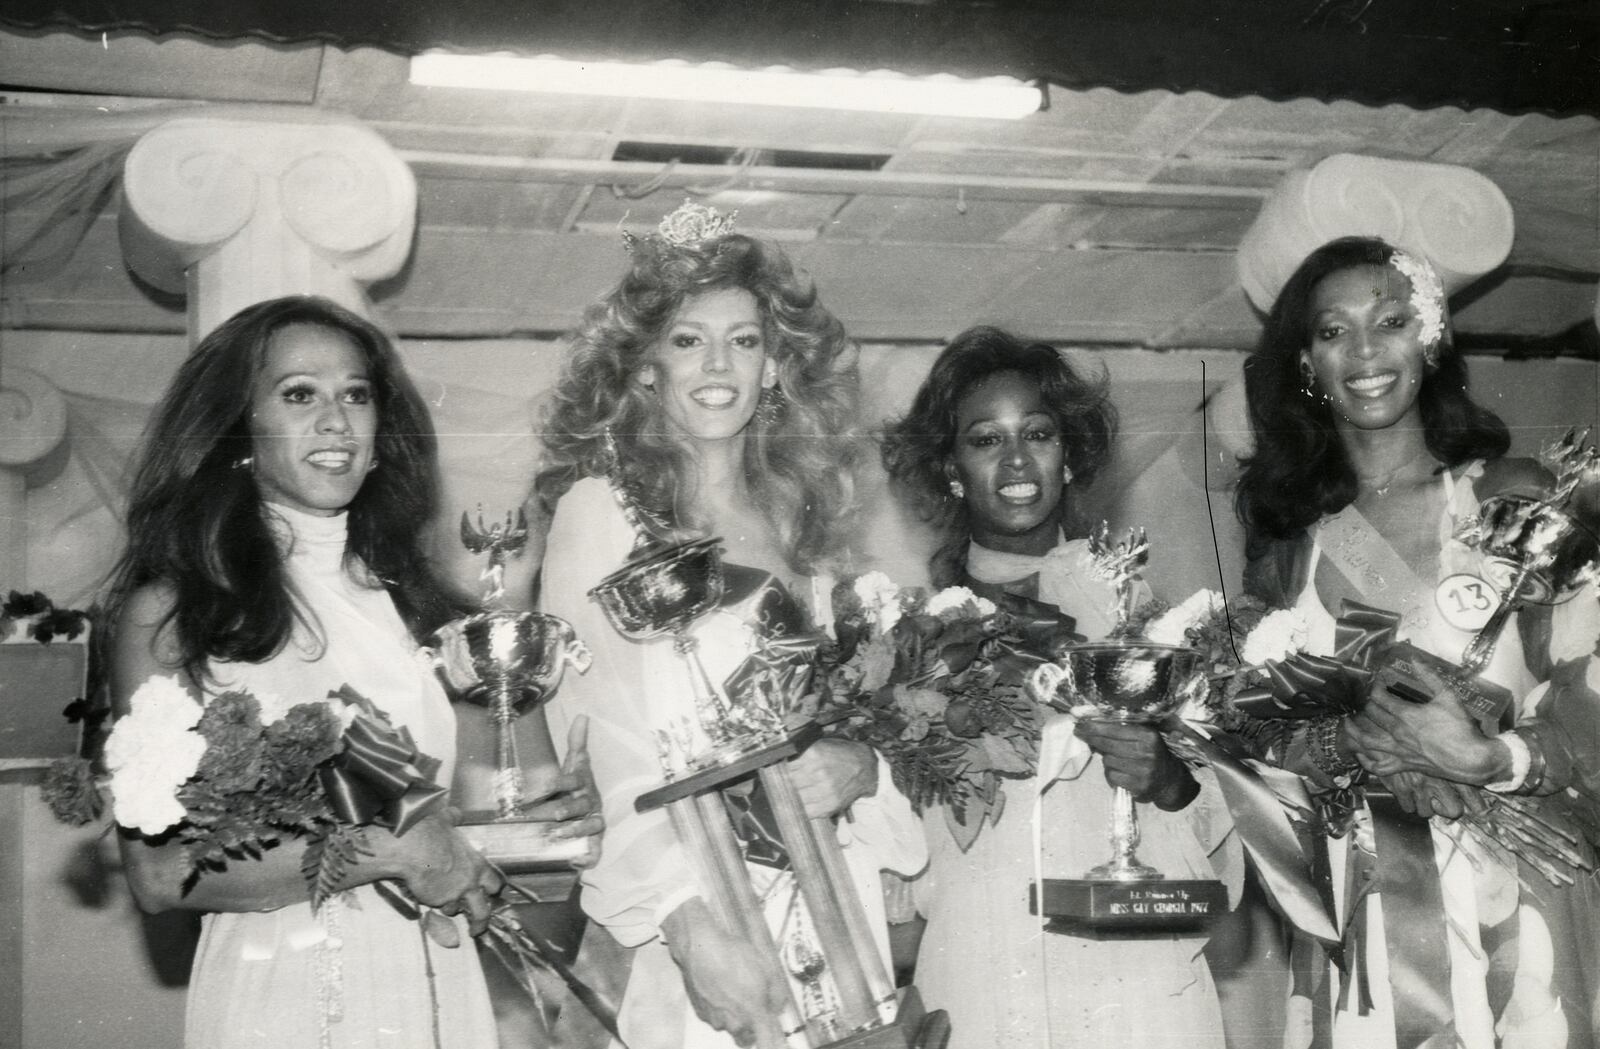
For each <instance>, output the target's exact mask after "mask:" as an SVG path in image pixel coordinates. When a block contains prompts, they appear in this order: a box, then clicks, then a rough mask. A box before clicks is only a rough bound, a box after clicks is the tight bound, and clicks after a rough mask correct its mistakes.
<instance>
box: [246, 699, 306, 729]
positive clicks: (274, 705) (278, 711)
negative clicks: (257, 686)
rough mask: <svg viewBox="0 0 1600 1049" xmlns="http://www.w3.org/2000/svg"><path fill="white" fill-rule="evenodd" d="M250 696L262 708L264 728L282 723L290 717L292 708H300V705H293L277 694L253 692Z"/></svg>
mask: <svg viewBox="0 0 1600 1049" xmlns="http://www.w3.org/2000/svg"><path fill="white" fill-rule="evenodd" d="M250 694H251V695H252V696H254V697H255V698H256V704H257V705H258V706H259V707H260V708H261V727H262V728H265V727H266V726H268V725H271V724H272V723H274V722H277V721H282V720H283V719H284V718H285V717H287V716H288V715H289V711H290V710H291V709H292V708H294V707H296V706H299V704H298V703H291V702H289V701H288V700H287V699H284V698H283V697H282V696H280V695H278V694H277V693H276V692H255V691H252V692H251V693H250Z"/></svg>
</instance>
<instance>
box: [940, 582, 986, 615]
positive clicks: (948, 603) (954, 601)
mask: <svg viewBox="0 0 1600 1049" xmlns="http://www.w3.org/2000/svg"><path fill="white" fill-rule="evenodd" d="M969 603H970V604H971V605H972V607H973V608H975V609H977V611H978V615H979V616H992V615H994V613H995V607H994V602H993V601H990V600H989V599H988V598H984V597H979V596H978V595H977V594H974V593H973V592H972V591H971V590H969V589H967V588H966V587H964V586H947V587H945V588H944V589H943V590H941V591H939V592H938V593H937V594H934V595H933V596H932V597H930V598H928V603H927V605H926V606H924V607H923V611H924V612H926V613H927V614H928V615H930V616H937V615H942V614H943V613H945V612H954V611H956V610H958V609H961V608H963V607H965V606H966V605H968V604H969Z"/></svg>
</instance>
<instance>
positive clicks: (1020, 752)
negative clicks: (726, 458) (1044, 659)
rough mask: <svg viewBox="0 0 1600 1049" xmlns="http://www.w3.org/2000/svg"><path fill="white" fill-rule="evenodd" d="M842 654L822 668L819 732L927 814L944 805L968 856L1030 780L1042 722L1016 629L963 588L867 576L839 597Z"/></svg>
mask: <svg viewBox="0 0 1600 1049" xmlns="http://www.w3.org/2000/svg"><path fill="white" fill-rule="evenodd" d="M833 602H834V615H835V622H834V633H835V637H836V643H835V644H834V645H833V646H831V647H830V648H829V649H827V650H825V651H824V653H823V657H822V665H821V668H820V675H819V677H820V699H819V709H818V720H819V721H821V722H823V723H824V724H830V725H832V726H833V730H834V731H835V732H838V733H839V734H841V735H844V736H847V737H849V738H851V739H855V740H859V741H861V742H863V743H867V744H869V745H870V746H872V747H873V749H875V750H876V751H878V753H880V754H882V755H883V756H884V757H885V759H887V761H888V762H889V767H890V768H891V770H892V772H893V776H894V782H895V785H896V786H897V787H898V788H899V789H900V790H901V792H902V793H904V794H905V795H906V797H907V798H909V799H910V800H911V804H912V806H913V807H914V808H915V809H916V810H917V811H918V812H921V811H922V810H924V809H925V808H927V807H929V806H931V805H940V804H942V805H944V806H945V812H946V816H947V822H948V823H949V826H950V830H951V833H952V834H953V835H954V836H955V838H956V840H957V841H958V842H961V843H962V845H963V847H965V846H966V845H968V844H970V843H971V841H972V839H973V838H975V837H976V836H977V834H978V832H979V830H981V829H982V827H983V823H984V820H986V819H988V820H998V819H999V818H1000V814H1001V812H1002V811H1003V809H1004V805H1005V795H1004V790H1003V787H1004V782H1005V780H1007V779H1020V778H1024V777H1027V776H1031V775H1032V774H1033V772H1034V769H1035V767H1036V766H1037V764H1038V759H1039V736H1040V732H1041V728H1042V719H1043V717H1044V713H1045V712H1043V711H1042V710H1041V709H1040V707H1039V705H1038V704H1037V703H1036V702H1035V701H1034V700H1033V699H1032V698H1031V697H1030V696H1029V695H1028V692H1027V690H1026V688H1025V687H1024V685H1023V677H1024V674H1025V672H1026V670H1027V669H1028V668H1029V666H1031V663H1030V662H1028V661H1026V660H1025V659H1023V658H1019V657H1018V656H1017V655H1016V653H1015V650H1014V648H1013V643H1014V642H1015V638H1012V637H1010V635H1008V633H1007V629H1008V627H1009V626H1010V617H1009V616H1008V615H1007V614H1006V613H1004V612H1002V611H1000V610H999V609H997V608H996V607H995V605H994V604H993V603H992V602H990V601H988V600H986V599H984V598H981V597H978V596H977V595H975V594H973V592H972V591H971V590H968V589H966V588H964V587H950V588H947V589H945V590H941V591H939V592H938V593H936V594H933V595H931V596H929V595H928V594H927V593H926V592H925V591H924V590H922V589H921V588H913V587H908V588H901V587H898V586H896V585H895V584H894V583H893V582H892V581H890V579H889V578H888V576H886V575H884V574H883V573H882V572H869V573H867V574H865V575H863V576H860V577H859V578H857V579H856V580H854V581H853V582H851V583H842V584H840V585H839V586H838V587H836V588H835V589H834V593H833Z"/></svg>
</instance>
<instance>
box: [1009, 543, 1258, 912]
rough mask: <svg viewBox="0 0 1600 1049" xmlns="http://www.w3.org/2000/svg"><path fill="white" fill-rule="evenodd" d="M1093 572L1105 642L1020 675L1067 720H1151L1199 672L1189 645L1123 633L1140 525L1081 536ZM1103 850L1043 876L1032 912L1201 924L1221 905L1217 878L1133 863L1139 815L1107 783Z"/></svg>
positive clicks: (1063, 652) (1139, 554)
mask: <svg viewBox="0 0 1600 1049" xmlns="http://www.w3.org/2000/svg"><path fill="white" fill-rule="evenodd" d="M1089 549H1090V554H1091V557H1092V558H1093V561H1094V565H1095V570H1096V574H1097V575H1100V576H1101V577H1102V578H1105V579H1107V580H1108V581H1110V582H1111V584H1112V586H1113V588H1114V589H1115V591H1116V594H1117V625H1116V628H1115V629H1114V630H1113V639H1112V640H1107V641H1098V642H1089V643H1086V644H1076V645H1065V646H1062V648H1061V649H1060V650H1059V651H1058V652H1057V654H1056V657H1055V660H1054V662H1050V663H1044V664H1041V665H1040V666H1039V667H1037V668H1036V669H1035V670H1034V671H1033V673H1032V675H1031V676H1030V677H1029V680H1028V687H1029V690H1030V691H1031V692H1032V693H1033V695H1034V697H1035V698H1036V699H1038V700H1039V701H1040V702H1042V703H1045V704H1048V705H1049V706H1051V707H1053V708H1054V709H1056V710H1059V711H1062V712H1063V713H1067V714H1071V715H1072V716H1073V717H1075V718H1079V719H1087V720H1095V721H1115V722H1122V723H1124V724H1140V725H1153V724H1156V723H1158V722H1160V721H1161V720H1162V719H1164V718H1166V717H1167V716H1168V715H1169V714H1172V713H1173V712H1174V711H1176V710H1177V709H1178V708H1179V707H1180V706H1182V704H1183V702H1184V700H1185V699H1186V698H1187V697H1188V695H1189V691H1190V690H1191V689H1192V688H1194V687H1196V686H1197V684H1198V683H1199V682H1201V681H1202V680H1203V679H1202V678H1201V676H1200V675H1201V670H1202V666H1201V656H1200V653H1199V652H1197V651H1196V650H1194V649H1192V648H1184V647H1181V646H1177V645H1163V644H1157V643H1155V642H1153V641H1147V640H1144V639H1141V638H1137V637H1117V636H1116V635H1119V634H1123V633H1125V631H1126V629H1127V623H1128V618H1129V616H1130V615H1131V613H1132V601H1133V583H1134V580H1135V579H1136V578H1137V577H1138V572H1139V569H1140V568H1141V567H1142V566H1143V565H1144V563H1145V562H1146V560H1147V559H1148V554H1149V542H1148V540H1147V539H1146V538H1145V535H1144V532H1143V531H1140V532H1137V533H1133V532H1130V533H1129V534H1128V537H1127V538H1126V539H1125V540H1123V541H1121V542H1116V543H1113V542H1112V541H1111V539H1110V536H1109V534H1108V529H1107V527H1106V526H1105V525H1104V524H1102V525H1101V526H1100V529H1099V530H1098V531H1097V532H1095V533H1094V534H1093V535H1091V536H1090V542H1089ZM1109 837H1110V841H1111V857H1110V858H1109V859H1108V860H1106V862H1104V863H1101V864H1099V865H1097V866H1095V867H1093V868H1092V869H1090V870H1088V871H1086V872H1085V873H1084V874H1083V876H1082V877H1078V878H1046V879H1044V880H1043V882H1042V884H1041V885H1040V886H1038V888H1037V890H1036V891H1035V892H1034V893H1033V897H1034V898H1033V906H1034V908H1035V910H1036V911H1037V912H1039V913H1042V914H1044V915H1046V916H1047V917H1049V918H1051V919H1053V920H1056V921H1060V922H1061V923H1063V924H1064V925H1067V926H1074V927H1084V928H1090V929H1104V930H1116V929H1158V930H1159V929H1173V928H1186V927H1192V926H1195V925H1198V924H1202V923H1203V922H1204V921H1205V920H1206V919H1208V918H1211V917H1214V916H1216V915H1219V914H1221V913H1222V912H1223V911H1224V910H1225V909H1226V908H1227V893H1226V890H1225V889H1224V887H1223V885H1222V883H1221V882H1220V881H1214V880H1209V879H1170V878H1167V877H1165V876H1164V875H1163V874H1162V873H1161V872H1160V871H1158V870H1156V869H1155V868H1154V867H1151V866H1150V865H1148V864H1146V863H1143V862H1141V861H1140V860H1139V858H1138V855H1137V849H1138V845H1139V816H1138V809H1137V807H1136V806H1135V804H1134V801H1133V795H1132V794H1131V793H1130V792H1129V791H1128V790H1127V789H1126V788H1123V787H1114V788H1113V789H1112V800H1111V815H1110V822H1109Z"/></svg>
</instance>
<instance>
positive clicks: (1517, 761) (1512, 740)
mask: <svg viewBox="0 0 1600 1049" xmlns="http://www.w3.org/2000/svg"><path fill="white" fill-rule="evenodd" d="M1495 739H1496V740H1498V741H1499V742H1500V743H1503V744H1504V745H1505V748H1506V749H1507V750H1508V751H1510V752H1511V774H1510V775H1508V776H1507V777H1506V778H1505V779H1502V780H1496V781H1495V782H1493V783H1485V784H1484V787H1485V788H1486V789H1488V790H1492V791H1494V792H1495V793H1496V794H1514V793H1516V792H1517V791H1519V790H1521V789H1522V787H1523V785H1524V784H1526V783H1527V782H1528V773H1529V772H1531V771H1532V770H1533V752H1532V750H1531V749H1530V748H1529V747H1528V741H1527V740H1525V739H1523V738H1522V737H1521V736H1519V735H1517V733H1516V732H1515V731H1512V732H1504V733H1501V734H1500V735H1498V736H1496V737H1495Z"/></svg>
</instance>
